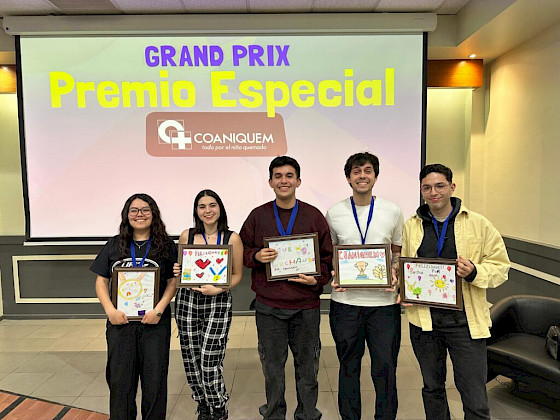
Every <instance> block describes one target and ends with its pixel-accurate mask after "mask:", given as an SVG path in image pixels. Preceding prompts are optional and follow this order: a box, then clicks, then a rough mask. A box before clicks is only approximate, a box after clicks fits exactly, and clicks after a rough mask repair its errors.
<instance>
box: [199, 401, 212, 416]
mask: <svg viewBox="0 0 560 420" xmlns="http://www.w3.org/2000/svg"><path fill="white" fill-rule="evenodd" d="M196 412H197V413H198V417H197V419H198V420H212V413H211V412H210V406H209V405H208V404H206V403H205V402H199V403H198V408H197V409H196Z"/></svg>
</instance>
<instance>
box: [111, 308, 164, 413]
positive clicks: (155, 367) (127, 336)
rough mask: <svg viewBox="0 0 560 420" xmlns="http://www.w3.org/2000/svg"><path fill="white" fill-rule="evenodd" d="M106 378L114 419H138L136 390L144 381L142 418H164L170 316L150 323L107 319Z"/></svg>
mask: <svg viewBox="0 0 560 420" xmlns="http://www.w3.org/2000/svg"><path fill="white" fill-rule="evenodd" d="M106 335H107V359H108V360H107V369H106V375H105V376H106V378H107V384H108V385H109V391H110V396H109V400H110V415H111V420H136V390H137V388H138V379H140V380H141V385H142V418H143V419H144V420H147V419H150V420H163V419H165V414H166V410H167V371H168V368H169V342H170V338H171V318H164V319H161V320H160V321H159V323H158V324H154V325H148V324H142V323H140V322H139V321H131V322H129V323H128V324H125V325H111V323H109V322H107V333H106Z"/></svg>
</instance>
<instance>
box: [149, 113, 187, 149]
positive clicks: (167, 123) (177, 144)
mask: <svg viewBox="0 0 560 420" xmlns="http://www.w3.org/2000/svg"><path fill="white" fill-rule="evenodd" d="M157 125H158V138H159V144H163V143H166V144H169V145H171V149H173V150H192V136H191V132H190V131H185V122H184V121H183V120H158V121H157Z"/></svg>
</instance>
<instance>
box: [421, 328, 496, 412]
mask: <svg viewBox="0 0 560 420" xmlns="http://www.w3.org/2000/svg"><path fill="white" fill-rule="evenodd" d="M410 341H411V342H412V348H413V349H414V354H415V355H416V358H417V359H418V362H419V363H420V370H421V371H422V378H423V380H424V387H423V388H422V399H423V400H424V411H425V413H426V418H427V419H430V420H439V419H442V420H449V419H450V418H451V416H450V414H449V406H448V404H447V394H446V392H445V377H446V373H447V369H446V359H447V351H448V350H449V355H450V356H451V362H452V363H453V375H454V378H455V386H456V387H457V390H458V391H459V393H460V394H461V400H462V402H463V411H464V413H465V420H472V419H490V410H489V409H488V397H487V395H486V376H487V362H486V340H484V339H476V340H473V339H472V338H471V335H470V332H469V327H468V326H466V325H464V326H457V327H444V328H437V327H435V328H434V330H433V331H422V329H421V328H418V327H416V326H414V325H412V324H410Z"/></svg>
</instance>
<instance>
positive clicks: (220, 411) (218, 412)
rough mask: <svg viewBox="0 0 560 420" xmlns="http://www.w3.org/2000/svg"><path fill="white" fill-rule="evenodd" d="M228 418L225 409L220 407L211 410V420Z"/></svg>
mask: <svg viewBox="0 0 560 420" xmlns="http://www.w3.org/2000/svg"><path fill="white" fill-rule="evenodd" d="M227 418H228V412H227V408H226V407H225V406H224V407H221V408H214V409H213V410H212V417H211V419H212V420H227Z"/></svg>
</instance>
